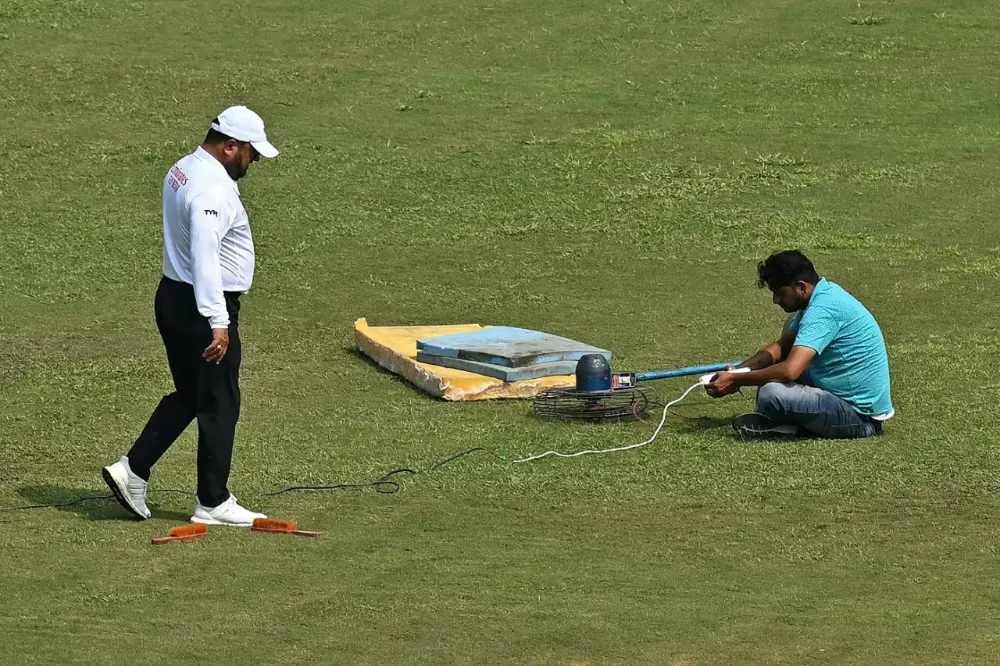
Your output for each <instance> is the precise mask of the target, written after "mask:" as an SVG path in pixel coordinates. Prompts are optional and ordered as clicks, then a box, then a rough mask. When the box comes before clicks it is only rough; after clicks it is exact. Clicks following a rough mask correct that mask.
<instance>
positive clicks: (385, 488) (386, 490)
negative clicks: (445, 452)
mask: <svg viewBox="0 0 1000 666" xmlns="http://www.w3.org/2000/svg"><path fill="white" fill-rule="evenodd" d="M476 451H487V452H489V453H492V451H490V450H489V449H485V448H483V447H481V446H477V447H476V448H474V449H469V450H468V451H462V452H461V453H456V454H455V455H453V456H449V457H447V458H445V459H444V460H442V461H441V462H439V463H437V464H436V465H434V466H433V467H431V468H430V469H429V470H427V471H428V472H433V471H434V470H436V469H439V468H441V467H444V466H445V465H447V464H448V463H451V462H453V461H455V460H458V459H459V458H462V457H464V456H467V455H469V454H470V453H475V452H476ZM494 455H495V454H494ZM417 473H418V472H417V470H414V469H410V468H409V467H401V468H400V469H394V470H392V471H391V472H389V473H387V474H385V475H384V476H381V477H379V478H378V479H375V480H374V481H369V482H367V483H335V484H331V485H319V486H289V487H287V488H282V489H281V490H277V491H275V492H273V493H265V494H264V497H274V496H276V495H281V494H284V493H290V492H294V491H298V490H349V489H352V488H357V489H362V488H374V489H375V492H378V493H382V494H385V495H390V494H392V493H396V492H399V491H400V490H402V489H403V486H402V484H400V483H399V482H398V481H393V480H392V479H391V477H393V476H396V475H397V474H417ZM158 493H179V494H182V495H189V494H190V493H188V492H186V491H183V490H150V491H149V494H150V495H154V494H158ZM109 499H114V495H91V496H88V497H80V498H78V499H75V500H70V501H68V502H60V503H56V504H26V505H24V506H0V511H27V510H28V509H60V508H63V507H67V506H74V505H76V504H82V503H83V502H90V501H98V500H109Z"/></svg>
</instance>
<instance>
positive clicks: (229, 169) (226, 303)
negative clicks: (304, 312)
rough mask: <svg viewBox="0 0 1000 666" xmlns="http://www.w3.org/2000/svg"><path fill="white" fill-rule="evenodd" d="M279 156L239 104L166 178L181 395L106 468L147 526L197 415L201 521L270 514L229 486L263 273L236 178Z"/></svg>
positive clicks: (164, 287) (168, 271) (176, 376)
mask: <svg viewBox="0 0 1000 666" xmlns="http://www.w3.org/2000/svg"><path fill="white" fill-rule="evenodd" d="M277 155H278V151H277V150H276V149H275V148H274V146H272V145H271V144H270V143H269V142H268V140H267V136H266V135H265V134H264V121H263V120H261V118H260V116H258V115H257V114H256V113H254V112H253V111H251V110H250V109H248V108H246V107H244V106H233V107H230V108H228V109H226V110H225V111H223V112H222V113H220V114H219V117H218V118H216V119H215V120H213V121H212V125H211V129H210V130H209V131H208V135H207V136H206V137H205V141H204V143H202V145H201V146H200V147H199V148H198V149H197V150H195V151H194V152H193V153H191V154H190V155H188V156H186V157H183V158H181V160H180V161H178V162H177V163H176V164H174V165H173V166H172V167H171V168H170V171H169V172H168V173H167V175H166V178H165V179H164V181H163V241H164V245H163V277H162V279H161V280H160V284H159V287H158V288H157V290H156V298H155V301H154V313H155V315H156V326H157V328H158V329H159V332H160V337H161V338H162V339H163V344H164V346H165V347H166V352H167V363H168V365H169V366H170V374H171V375H172V376H173V381H174V388H175V390H174V392H173V393H171V394H169V395H167V396H165V397H164V398H163V399H162V400H160V404H159V405H158V406H157V407H156V409H155V410H154V411H153V414H152V416H151V417H150V418H149V421H148V422H147V423H146V427H145V428H144V429H143V430H142V433H141V434H140V435H139V438H138V439H137V440H136V441H135V444H134V445H133V446H132V449H131V450H130V451H129V452H128V455H126V456H122V458H121V459H120V460H119V461H118V462H116V463H114V464H113V465H109V466H107V467H105V468H104V469H103V471H102V474H103V477H104V480H105V482H107V484H108V486H109V487H110V488H111V492H112V493H114V496H115V498H116V499H117V500H118V502H119V504H121V505H122V506H123V507H124V508H125V509H126V510H128V511H129V512H131V513H133V514H134V515H136V516H137V517H138V518H139V519H140V520H144V519H146V518H149V516H150V512H149V509H148V508H147V507H146V487H147V482H148V481H149V474H150V470H151V469H152V467H153V465H155V464H156V461H157V460H159V459H160V456H162V455H163V454H164V453H165V452H166V451H167V449H169V448H170V446H171V444H173V443H174V441H175V440H176V439H177V438H178V437H179V436H180V434H181V433H182V432H184V430H185V429H186V428H187V427H188V425H189V424H190V423H191V421H192V420H195V419H197V421H198V491H197V503H196V505H195V508H194V515H193V516H192V517H191V521H192V522H196V523H206V524H209V525H235V526H249V525H251V524H253V521H254V519H255V518H263V517H265V516H264V514H261V513H254V512H252V511H249V510H247V509H245V508H243V507H242V506H240V505H239V503H238V502H237V500H236V497H235V496H233V495H232V494H231V493H230V492H229V489H228V488H227V485H226V484H227V483H228V481H229V471H230V467H231V464H232V456H233V439H234V437H235V435H236V422H237V421H238V420H239V417H240V386H239V371H240V360H241V354H242V349H241V345H240V330H239V312H240V296H241V295H242V294H243V293H245V292H246V291H248V290H249V289H250V284H251V282H252V281H253V272H254V247H253V238H252V236H251V235H250V224H249V220H248V218H247V212H246V210H245V209H244V208H243V204H242V203H241V202H240V190H239V188H238V187H237V185H236V182H237V181H238V180H239V179H240V178H242V177H243V176H245V175H246V174H247V170H248V169H249V168H250V165H251V164H253V163H254V162H256V161H258V160H259V159H260V157H261V156H264V157H276V156H277Z"/></svg>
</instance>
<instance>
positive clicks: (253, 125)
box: [212, 106, 278, 157]
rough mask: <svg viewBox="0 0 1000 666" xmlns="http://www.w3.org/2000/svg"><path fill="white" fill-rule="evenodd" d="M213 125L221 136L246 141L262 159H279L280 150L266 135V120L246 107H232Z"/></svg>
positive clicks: (220, 115)
mask: <svg viewBox="0 0 1000 666" xmlns="http://www.w3.org/2000/svg"><path fill="white" fill-rule="evenodd" d="M217 121H218V122H214V123H212V129H214V130H215V131H216V132H220V133H221V134H225V135H226V136H228V137H230V138H233V139H236V140H237V141H246V142H247V143H249V144H250V145H251V146H253V147H254V149H255V150H256V151H257V152H258V153H260V155H261V157H277V156H278V149H277V148H275V147H274V146H272V145H271V142H270V141H268V140H267V135H266V134H265V133H264V120H263V119H262V118H261V117H260V116H258V115H257V114H256V113H254V112H253V111H251V110H250V109H248V108H247V107H245V106H231V107H229V108H228V109H226V110H225V111H223V112H222V113H220V114H219V116H218V118H217Z"/></svg>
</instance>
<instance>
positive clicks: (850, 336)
mask: <svg viewBox="0 0 1000 666" xmlns="http://www.w3.org/2000/svg"><path fill="white" fill-rule="evenodd" d="M787 327H788V330H790V331H791V332H792V333H794V334H795V343H794V344H795V346H797V347H809V348H810V349H814V350H816V356H815V358H813V360H812V362H811V363H810V364H809V367H808V368H807V369H806V372H805V374H804V376H803V377H801V378H800V379H799V381H800V382H801V383H804V384H809V385H811V386H815V387H816V388H819V389H823V390H825V391H829V392H830V393H832V394H834V395H835V396H837V397H838V398H841V399H842V400H844V401H846V402H848V403H849V404H850V405H851V406H852V407H854V409H855V410H856V411H857V412H858V413H859V414H863V415H864V416H869V417H872V418H875V419H878V420H886V419H889V418H892V416H893V415H894V414H895V409H894V408H893V406H892V398H891V396H890V393H889V358H888V356H887V355H886V351H885V339H884V338H883V337H882V330H881V329H880V328H879V326H878V324H877V323H876V322H875V317H873V316H872V314H871V313H870V312H868V310H867V309H866V308H865V306H863V305H862V304H861V303H860V301H858V299H856V298H854V297H853V296H851V295H850V294H849V293H847V292H846V291H845V290H844V289H843V288H842V287H840V286H839V285H837V284H834V283H833V282H829V281H828V280H827V279H826V278H822V279H820V281H819V283H818V284H817V285H816V287H815V288H814V289H813V293H812V297H811V298H810V299H809V304H808V305H807V306H806V309H805V310H802V311H801V312H798V313H796V314H795V315H794V316H793V317H791V318H790V319H789V321H788V324H787Z"/></svg>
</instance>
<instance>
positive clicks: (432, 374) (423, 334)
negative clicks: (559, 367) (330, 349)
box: [354, 318, 576, 401]
mask: <svg viewBox="0 0 1000 666" xmlns="http://www.w3.org/2000/svg"><path fill="white" fill-rule="evenodd" d="M483 328H489V327H488V326H480V325H479V324H459V325H456V326H369V325H368V320H367V319H363V318H362V319H358V320H357V321H356V322H354V341H355V343H356V344H357V345H358V349H360V350H361V351H362V353H364V354H365V355H366V356H368V357H369V358H371V359H372V360H373V361H375V362H376V363H378V364H379V365H380V366H382V367H383V368H385V369H386V370H388V371H390V372H392V373H394V374H397V375H399V376H400V377H403V378H404V379H406V380H407V381H408V382H410V383H411V384H413V385H414V386H416V387H417V388H419V389H421V390H423V391H426V392H427V393H430V394H431V395H433V396H434V397H437V398H443V399H445V400H453V401H460V400H492V399H496V398H531V397H534V396H535V395H537V394H538V393H539V392H541V391H544V390H545V389H550V388H555V387H572V386H576V377H575V376H574V375H564V376H559V377H541V378H539V379H525V380H521V381H516V382H505V381H503V380H500V379H494V378H493V377H486V376H483V375H477V374H475V373H474V372H466V371H465V370H453V369H452V368H445V367H442V366H439V365H429V364H427V363H420V362H419V361H417V340H418V339H420V338H431V337H435V336H439V335H450V334H452V333H467V332H469V331H478V330H480V329H483Z"/></svg>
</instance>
